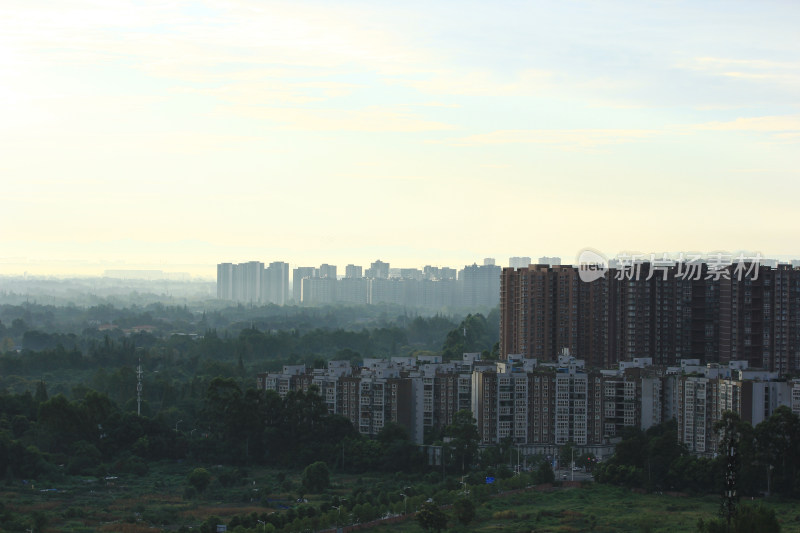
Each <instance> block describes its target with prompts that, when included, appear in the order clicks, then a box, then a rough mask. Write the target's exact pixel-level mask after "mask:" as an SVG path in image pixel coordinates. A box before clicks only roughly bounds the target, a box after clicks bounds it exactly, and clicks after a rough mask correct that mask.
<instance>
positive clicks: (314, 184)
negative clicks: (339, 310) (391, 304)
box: [0, 0, 800, 275]
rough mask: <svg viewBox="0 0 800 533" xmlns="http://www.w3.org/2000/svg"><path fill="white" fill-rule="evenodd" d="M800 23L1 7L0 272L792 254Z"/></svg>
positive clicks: (219, 4)
mask: <svg viewBox="0 0 800 533" xmlns="http://www.w3.org/2000/svg"><path fill="white" fill-rule="evenodd" d="M798 28H800V2H797V1H794V0H791V1H786V2H770V1H763V2H753V1H747V2H735V1H724V2H698V1H692V2H680V1H660V2H659V1H654V2H636V1H630V2H611V1H587V2H579V1H562V2H531V1H524V2H523V1H521V2H511V1H502V0H501V1H496V2H469V1H464V0H460V1H453V2H445V1H431V0H428V1H425V2H416V1H404V2H381V1H375V0H372V1H362V2H358V1H336V2H333V1H328V2H309V1H293V2H285V3H281V2H268V1H264V0H253V1H248V0H241V1H238V0H237V1H213V0H209V1H178V0H175V1H169V0H159V1H153V2H148V1H113V0H96V1H71V0H54V1H51V2H46V1H36V0H24V1H18V2H17V1H14V0H5V1H3V2H2V6H0V179H1V181H0V184H2V189H1V190H2V199H3V201H2V208H0V274H14V273H18V272H22V271H25V270H27V271H29V272H35V273H46V272H50V273H54V274H66V273H97V274H99V273H102V271H103V269H105V268H127V267H142V268H143V267H150V268H163V269H165V270H190V271H192V272H193V273H197V274H206V275H212V274H213V273H214V270H213V265H214V264H216V263H217V262H223V261H233V262H238V261H246V260H261V261H265V262H269V261H275V260H285V261H288V262H290V263H292V264H293V266H294V265H297V264H309V265H318V264H320V263H323V262H328V263H334V264H338V265H340V268H341V269H342V270H343V269H344V265H345V264H347V263H350V262H354V263H356V264H363V265H368V263H369V262H370V261H372V260H374V259H378V258H380V259H383V260H385V261H389V262H391V263H392V266H421V265H424V264H438V265H451V266H461V265H463V264H466V263H472V262H473V261H478V262H480V261H481V259H482V258H483V257H485V256H492V257H496V258H497V260H498V264H506V263H507V260H508V257H509V256H518V255H519V256H523V255H527V256H533V257H538V256H539V255H560V256H563V257H565V259H567V260H569V259H570V258H574V257H575V254H576V253H577V252H578V250H580V249H581V248H584V247H587V246H590V247H593V248H596V249H598V250H602V251H603V252H605V253H607V254H614V253H616V252H618V251H620V250H638V251H644V252H663V251H674V252H679V251H689V250H698V251H703V252H711V251H714V250H737V249H749V250H759V251H761V252H762V253H765V254H768V255H770V254H772V255H775V254H784V255H800V249H799V248H798V237H800V224H798V217H797V214H798V209H797V207H796V206H797V202H798V195H799V193H800V179H798V178H800V165H799V164H798V163H800V96H798V95H800V31H798Z"/></svg>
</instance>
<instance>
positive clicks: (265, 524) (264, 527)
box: [256, 519, 267, 531]
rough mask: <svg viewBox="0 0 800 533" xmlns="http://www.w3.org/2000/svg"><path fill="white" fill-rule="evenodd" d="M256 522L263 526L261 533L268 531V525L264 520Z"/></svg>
mask: <svg viewBox="0 0 800 533" xmlns="http://www.w3.org/2000/svg"><path fill="white" fill-rule="evenodd" d="M256 522H258V523H259V524H261V531H264V530H266V529H267V523H266V522H264V521H263V520H258V519H256Z"/></svg>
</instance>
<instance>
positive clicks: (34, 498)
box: [0, 463, 800, 533]
mask: <svg viewBox="0 0 800 533" xmlns="http://www.w3.org/2000/svg"><path fill="white" fill-rule="evenodd" d="M194 466H195V465H187V464H174V463H171V464H170V463H167V464H159V465H154V466H153V467H151V472H150V473H149V474H148V475H145V476H141V477H137V476H126V477H120V478H117V479H97V478H90V477H73V478H65V481H63V482H61V483H53V484H45V485H41V484H38V483H37V484H34V483H28V484H23V483H21V482H19V481H15V482H6V484H5V485H3V486H0V502H2V505H3V506H4V509H5V512H10V513H13V514H14V515H15V516H16V517H17V519H18V520H17V524H16V527H8V524H7V530H10V531H12V530H18V531H24V529H30V528H31V525H32V523H33V520H34V517H36V516H39V517H45V518H46V523H47V527H46V528H45V530H46V531H47V530H49V531H74V532H87V533H88V532H90V531H107V532H115V531H116V532H125V533H139V532H142V533H144V532H151V533H152V532H153V531H159V530H164V531H168V530H174V529H177V528H178V527H180V526H197V525H199V524H200V523H202V522H203V521H204V520H205V519H206V518H208V517H209V516H212V515H213V516H218V517H220V518H221V519H222V521H223V522H226V523H227V522H228V520H229V519H230V517H232V516H234V515H247V514H250V513H253V512H255V513H257V514H262V513H270V512H273V511H274V512H278V513H281V512H285V508H286V507H290V506H294V505H296V502H295V499H296V494H297V493H296V488H297V487H298V486H299V476H300V473H299V472H293V473H288V472H283V474H281V472H279V471H277V470H269V469H254V470H252V471H248V472H247V477H246V478H245V479H244V480H243V481H242V482H240V483H237V484H236V486H229V487H223V486H221V485H220V484H219V483H218V482H212V485H211V486H209V488H208V489H207V490H206V493H205V494H204V495H203V496H202V497H199V498H191V499H187V498H184V491H185V489H186V487H187V481H186V475H187V473H188V472H190V471H191V470H192V469H193V468H194ZM209 470H210V471H211V472H212V474H215V478H216V477H217V475H218V474H219V473H220V472H221V471H222V469H221V468H215V467H209ZM284 476H285V479H284ZM385 477H386V476H384V478H385ZM384 478H381V477H380V476H376V477H370V476H345V477H339V476H334V477H333V479H332V481H333V483H334V485H333V488H332V489H329V490H328V491H327V493H326V494H325V495H313V496H307V497H308V499H309V505H314V506H317V505H319V504H320V503H321V502H322V501H323V500H326V499H328V498H329V497H330V496H331V495H332V494H336V495H339V496H344V497H346V496H348V494H349V493H350V491H351V489H352V488H353V487H355V486H370V485H376V484H380V483H381V482H382V481H383V479H384ZM420 498H422V496H420ZM418 501H422V500H421V499H420V500H418ZM744 503H749V502H744ZM765 503H766V504H767V505H769V506H770V507H772V508H774V509H775V510H776V513H777V515H778V518H779V520H780V522H781V524H782V527H783V531H784V532H798V533H800V505H798V502H796V501H778V500H767V501H765ZM398 506H399V509H398ZM394 509H395V511H396V512H401V511H402V503H400V504H398V503H395V504H394ZM718 509H719V498H718V497H716V496H702V497H689V496H680V495H652V494H640V493H636V492H633V491H630V490H627V489H622V488H618V487H610V486H603V485H591V484H590V485H587V486H583V487H571V488H566V487H563V488H560V487H554V488H551V489H549V490H528V491H524V492H521V493H516V494H503V495H497V496H494V497H491V498H489V499H487V500H485V501H483V502H482V503H480V504H479V505H478V506H477V515H476V519H475V520H474V521H473V522H472V523H471V524H470V525H469V526H468V527H464V526H461V525H458V524H457V523H456V522H455V520H454V519H453V517H452V514H453V513H452V511H447V514H448V516H449V518H450V522H449V526H450V527H451V528H452V530H453V531H464V532H466V531H470V532H473V531H474V532H479V531H480V532H497V531H509V532H511V531H514V532H519V531H525V532H527V531H536V532H579V531H587V532H588V531H593V532H615V531H634V532H636V531H642V532H667V531H669V532H684V531H685V532H692V531H695V530H696V524H697V521H698V519H700V518H703V519H709V518H712V517H715V516H716V514H717V511H718ZM408 510H409V512H411V511H412V510H413V507H409V509H408ZM0 529H3V528H2V527H0ZM372 530H373V531H375V530H378V531H387V532H389V531H397V532H412V531H413V532H418V531H422V530H421V528H420V527H419V525H417V523H416V521H415V520H413V519H408V520H406V521H405V522H401V523H397V524H391V525H390V524H381V525H379V526H376V527H373V528H372Z"/></svg>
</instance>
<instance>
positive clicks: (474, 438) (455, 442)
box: [444, 410, 480, 472]
mask: <svg viewBox="0 0 800 533" xmlns="http://www.w3.org/2000/svg"><path fill="white" fill-rule="evenodd" d="M444 434H445V436H446V437H450V442H449V447H450V450H451V452H452V454H453V459H454V461H455V464H457V465H460V466H461V472H464V471H465V470H466V469H467V468H469V466H470V465H471V464H472V460H473V458H474V457H475V454H476V452H477V450H478V440H479V439H480V434H479V433H478V426H477V425H476V421H475V419H474V418H473V417H472V412H471V411H468V410H463V411H458V412H457V413H456V414H455V415H453V423H452V424H450V425H449V426H447V427H446V428H445V430H444Z"/></svg>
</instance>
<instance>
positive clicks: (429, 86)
mask: <svg viewBox="0 0 800 533" xmlns="http://www.w3.org/2000/svg"><path fill="white" fill-rule="evenodd" d="M552 76H553V74H552V73H551V72H548V71H542V70H524V71H521V72H519V73H518V74H517V75H516V76H515V77H514V78H513V79H510V80H509V79H501V78H499V77H498V76H496V75H495V74H493V73H491V72H487V71H481V70H471V71H439V72H435V73H433V74H431V75H428V76H425V77H422V78H384V82H385V83H387V84H389V85H402V86H405V87H411V88H413V89H416V90H418V91H420V92H422V93H425V94H436V95H464V96H511V95H520V94H522V95H530V94H532V93H534V92H536V91H540V90H542V89H544V88H545V87H548V86H550V85H551V84H552V82H551V78H552Z"/></svg>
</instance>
